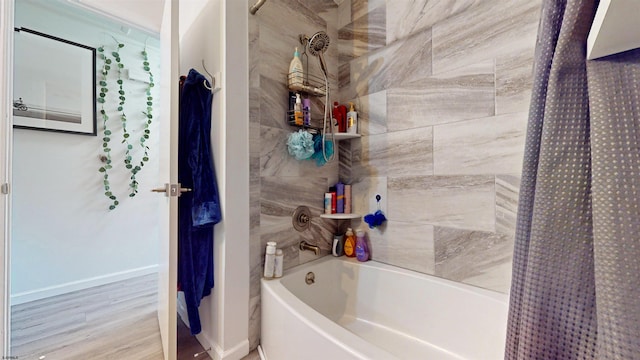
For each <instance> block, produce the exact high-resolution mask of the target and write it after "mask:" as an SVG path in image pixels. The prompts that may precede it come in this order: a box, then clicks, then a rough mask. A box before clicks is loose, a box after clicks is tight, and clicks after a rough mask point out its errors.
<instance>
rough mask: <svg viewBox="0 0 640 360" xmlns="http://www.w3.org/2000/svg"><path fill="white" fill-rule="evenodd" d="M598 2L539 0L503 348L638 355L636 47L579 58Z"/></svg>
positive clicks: (583, 355) (639, 72)
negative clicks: (511, 278) (538, 23)
mask: <svg viewBox="0 0 640 360" xmlns="http://www.w3.org/2000/svg"><path fill="white" fill-rule="evenodd" d="M596 7H597V1H595V0H582V1H579V0H564V1H563V0H548V1H544V4H543V8H542V18H541V22H540V28H539V32H538V43H537V46H536V54H535V65H534V87H533V95H532V103H531V108H530V112H529V125H528V129H527V140H526V145H525V158H524V164H523V172H522V183H521V190H520V203H519V209H518V223H517V229H516V243H515V249H514V259H513V280H512V284H511V299H510V309H509V322H508V329H507V345H506V350H505V358H506V359H640V280H639V279H640V49H636V50H631V51H627V52H624V53H620V54H616V55H611V56H608V57H605V58H601V59H597V60H592V61H586V39H587V35H588V33H589V30H590V27H591V23H592V21H593V17H594V14H595V10H596Z"/></svg>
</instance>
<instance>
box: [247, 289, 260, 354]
mask: <svg viewBox="0 0 640 360" xmlns="http://www.w3.org/2000/svg"><path fill="white" fill-rule="evenodd" d="M260 310H261V309H260V296H253V297H251V298H249V349H255V348H256V347H257V346H258V344H260Z"/></svg>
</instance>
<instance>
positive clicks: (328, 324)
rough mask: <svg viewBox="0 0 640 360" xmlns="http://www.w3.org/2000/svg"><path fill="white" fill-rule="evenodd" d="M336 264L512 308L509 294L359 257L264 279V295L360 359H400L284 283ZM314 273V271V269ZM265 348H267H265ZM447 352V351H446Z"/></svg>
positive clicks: (331, 258) (312, 263)
mask: <svg viewBox="0 0 640 360" xmlns="http://www.w3.org/2000/svg"><path fill="white" fill-rule="evenodd" d="M333 261H341V262H344V263H347V264H348V265H347V266H362V267H370V268H374V269H379V270H381V271H389V272H393V273H398V274H400V275H401V276H410V277H414V278H418V279H421V280H424V281H430V282H434V283H436V284H438V286H446V287H452V288H455V289H457V290H462V291H465V292H470V293H473V294H474V296H481V297H485V298H488V299H489V300H490V301H496V302H499V303H502V304H504V306H507V307H508V300H509V296H508V294H503V293H499V292H497V291H493V290H489V289H484V288H480V287H477V286H473V285H469V284H465V283H460V282H456V281H453V280H448V279H444V278H439V277H437V276H435V275H429V274H424V273H420V272H417V271H413V270H409V269H404V268H400V267H397V266H393V265H389V264H385V263H381V262H377V261H367V262H359V261H357V260H356V259H355V258H348V257H345V256H342V257H334V256H323V257H321V258H319V259H316V260H313V261H310V262H306V263H304V264H299V265H296V266H294V267H292V268H289V269H287V270H285V271H284V273H283V277H281V278H278V279H264V278H263V279H261V291H263V295H264V293H265V292H268V293H269V296H271V297H272V298H274V299H275V300H276V301H277V302H278V303H280V304H281V306H285V307H287V310H288V311H289V312H290V313H291V314H292V315H293V316H295V318H296V319H297V320H299V321H301V322H303V323H304V324H305V325H306V326H308V327H309V328H311V329H312V330H313V331H315V332H316V333H318V334H320V336H324V337H325V338H328V339H329V340H330V341H332V342H333V343H335V344H336V345H337V346H339V347H340V348H341V349H343V350H344V351H346V352H348V353H349V354H351V355H353V356H354V357H355V358H358V359H363V360H365V359H372V358H375V359H399V358H398V357H397V356H396V355H393V354H391V353H389V352H388V351H387V350H385V349H382V348H380V347H378V346H376V345H375V344H372V343H369V342H367V341H366V340H365V339H362V338H361V337H359V336H358V335H356V334H354V333H352V332H351V331H349V330H347V329H345V328H344V327H342V326H340V325H339V324H337V323H335V322H334V321H333V320H331V319H329V318H327V317H326V316H325V315H323V314H322V313H320V312H319V311H317V310H316V309H314V308H313V307H312V306H310V305H309V304H307V303H305V302H304V301H302V300H301V299H300V298H298V297H297V296H296V294H294V293H293V292H292V291H291V290H290V289H289V288H288V287H287V286H286V285H285V284H283V283H282V281H283V280H286V279H289V278H292V277H296V276H303V274H306V272H308V271H310V270H309V268H311V267H313V266H315V265H320V264H323V263H325V262H333ZM311 271H312V270H311ZM262 331H268V329H264V328H263V329H262ZM263 348H264V346H263ZM444 350H445V351H446V349H444ZM265 352H266V355H267V356H269V354H268V349H265Z"/></svg>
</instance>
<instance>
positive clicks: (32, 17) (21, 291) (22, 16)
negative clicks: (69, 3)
mask: <svg viewBox="0 0 640 360" xmlns="http://www.w3.org/2000/svg"><path fill="white" fill-rule="evenodd" d="M41 4H43V5H44V7H41V6H39V5H38V2H35V1H19V2H17V4H16V26H23V27H27V28H30V29H34V30H38V31H41V32H44V33H48V34H51V35H54V36H58V37H61V38H64V39H68V40H71V41H74V42H78V43H81V44H85V45H89V46H93V47H98V46H100V45H103V44H104V45H107V46H112V45H113V44H114V40H113V39H112V38H111V37H110V35H113V36H115V37H116V38H118V39H119V40H120V41H121V42H123V43H125V44H126V46H125V48H124V49H123V50H122V51H121V53H123V61H124V62H125V64H126V65H127V67H129V66H131V67H132V68H133V67H135V64H138V63H139V64H138V65H139V66H140V67H141V62H142V59H141V58H140V56H139V52H140V51H141V50H142V48H143V43H142V41H145V38H146V37H147V36H146V35H144V36H142V35H140V34H138V33H136V32H135V31H132V32H131V35H130V36H126V35H125V34H124V33H122V32H120V31H119V29H120V25H116V24H110V23H108V22H103V21H99V20H97V19H96V17H94V16H92V15H86V14H84V13H82V12H79V11H77V10H64V9H66V8H67V7H65V6H63V5H61V4H57V5H55V4H51V3H46V2H42V3H41ZM147 41H148V49H147V51H148V52H150V53H151V60H150V62H151V65H152V67H153V70H154V71H156V70H157V69H159V65H160V64H159V57H158V40H157V39H148V40H147ZM156 59H157V60H156ZM97 65H98V66H101V61H100V60H98V62H97ZM156 73H157V71H156ZM111 81H112V83H115V80H114V79H112V80H111ZM125 86H127V87H126V88H125V89H126V90H127V91H128V93H127V104H128V106H134V104H137V106H138V107H140V108H141V110H143V109H144V108H145V107H146V105H145V102H146V100H145V97H146V95H145V94H144V88H145V86H146V84H144V83H141V82H129V81H127V82H126V83H125ZM156 89H157V87H156ZM109 90H110V92H112V93H115V92H116V91H115V90H114V88H113V87H110V89H109ZM136 94H140V95H136ZM154 97H155V98H156V99H157V98H158V96H157V92H154ZM116 100H117V99H116ZM156 103H157V102H156ZM129 104H130V105H129ZM126 109H127V108H126ZM126 109H125V110H126ZM128 109H130V111H128V115H129V122H130V125H129V127H130V129H131V130H132V131H133V132H134V133H135V134H138V132H140V133H141V131H142V127H141V126H138V127H139V129H138V127H136V126H134V125H132V123H133V121H134V119H137V117H136V116H135V115H134V114H137V113H138V110H137V108H136V109H135V110H134V108H132V107H129V108H128ZM107 111H108V112H110V115H111V119H110V122H111V124H112V125H111V127H112V130H113V132H114V134H120V133H121V130H120V129H121V126H120V120H119V117H118V116H117V115H116V113H115V107H114V108H113V109H110V108H109V107H107ZM156 115H157V114H156ZM140 118H141V119H142V117H140ZM157 118H158V117H157V116H156V117H155V120H156V121H157ZM101 130H102V126H101V119H100V118H98V133H99V135H98V136H97V137H93V136H82V135H72V134H62V133H52V132H44V131H34V130H23V129H15V130H14V147H13V152H14V156H13V164H14V167H13V180H12V184H13V188H12V201H13V221H12V229H13V234H12V236H13V239H12V255H11V258H12V271H11V276H12V281H11V282H12V302H13V303H18V302H23V301H29V300H33V299H36V298H39V297H46V296H51V295H55V294H57V293H61V292H66V291H72V290H76V289H78V288H82V287H87V286H92V285H96V284H100V283H105V282H108V281H113V280H117V279H121V278H125V277H128V276H134V275H138V274H143V273H149V272H154V271H156V267H157V263H158V244H157V238H158V234H157V231H158V224H157V212H156V209H157V208H158V201H159V200H160V197H158V196H157V195H155V194H152V193H151V192H150V189H151V188H153V187H155V186H156V185H158V184H157V175H158V167H159V164H158V159H157V156H156V149H157V147H158V145H159V143H158V142H157V137H154V134H157V125H152V127H151V140H150V141H149V142H148V146H149V147H150V149H151V152H150V162H149V163H148V164H147V165H146V166H145V167H144V169H143V170H142V172H141V173H140V174H139V175H138V180H139V181H140V189H139V191H140V192H139V193H138V195H137V196H136V197H135V198H133V199H130V198H128V196H127V194H128V190H127V186H128V182H129V173H128V171H126V170H125V169H124V168H123V167H122V168H121V169H120V170H119V171H118V172H112V174H111V179H110V180H111V183H112V188H113V189H115V191H116V192H117V195H118V197H119V200H120V206H119V207H118V208H117V209H116V210H114V211H109V210H108V209H107V208H108V206H109V205H110V203H109V201H108V199H107V198H106V197H105V196H104V194H103V192H104V190H103V188H102V185H103V184H102V175H101V174H100V173H99V172H98V171H97V170H98V168H99V167H100V166H102V163H101V162H100V160H99V158H98V155H100V154H102V151H101V149H102V136H101V135H100V133H101ZM136 131H137V132H136ZM114 138H115V139H114V140H113V141H112V144H114V146H112V147H113V148H114V149H116V146H115V144H118V145H120V144H119V142H120V136H119V135H116V136H114ZM134 138H137V136H134ZM112 156H114V164H115V163H116V162H117V161H118V160H117V159H122V158H123V151H122V152H114V154H113V155H112ZM136 157H140V155H139V154H136V156H134V159H135V158H136Z"/></svg>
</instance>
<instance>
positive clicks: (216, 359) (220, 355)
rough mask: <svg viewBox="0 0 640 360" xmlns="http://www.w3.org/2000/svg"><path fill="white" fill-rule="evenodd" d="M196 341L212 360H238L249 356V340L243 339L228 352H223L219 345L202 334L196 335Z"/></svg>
mask: <svg viewBox="0 0 640 360" xmlns="http://www.w3.org/2000/svg"><path fill="white" fill-rule="evenodd" d="M196 339H198V342H200V345H202V347H203V348H205V349H211V350H209V351H208V353H209V356H210V357H211V359H213V360H240V359H242V358H243V357H245V356H247V354H249V339H244V340H242V341H241V342H239V343H237V344H236V345H235V346H233V347H231V348H230V349H228V350H224V349H222V348H221V347H220V345H218V344H216V343H214V342H213V341H211V339H209V338H208V337H207V336H205V335H204V333H200V334H198V335H196Z"/></svg>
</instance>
